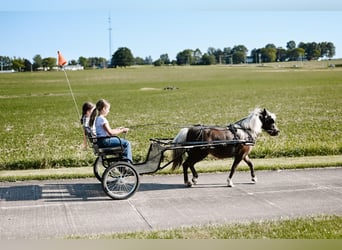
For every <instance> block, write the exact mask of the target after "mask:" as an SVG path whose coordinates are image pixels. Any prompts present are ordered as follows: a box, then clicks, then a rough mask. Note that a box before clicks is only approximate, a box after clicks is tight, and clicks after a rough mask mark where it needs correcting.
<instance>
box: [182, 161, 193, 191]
mask: <svg viewBox="0 0 342 250" xmlns="http://www.w3.org/2000/svg"><path fill="white" fill-rule="evenodd" d="M189 167H190V169H192V168H193V166H191V163H190V162H189V158H188V159H186V161H185V162H184V163H183V175H184V184H185V185H186V186H188V187H191V186H192V183H191V182H190V181H189V177H188V168H189Z"/></svg>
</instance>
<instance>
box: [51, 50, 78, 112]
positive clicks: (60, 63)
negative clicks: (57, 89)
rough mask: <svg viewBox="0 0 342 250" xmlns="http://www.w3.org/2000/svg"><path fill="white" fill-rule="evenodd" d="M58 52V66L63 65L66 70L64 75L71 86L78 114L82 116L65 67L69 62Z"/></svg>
mask: <svg viewBox="0 0 342 250" xmlns="http://www.w3.org/2000/svg"><path fill="white" fill-rule="evenodd" d="M57 53H58V66H60V67H62V70H63V71H64V75H65V78H66V80H67V82H68V86H69V90H70V93H71V96H72V99H73V101H74V104H75V108H76V112H77V115H78V117H81V115H80V112H79V110H78V105H77V102H76V99H75V96H74V92H73V91H72V88H71V84H70V81H69V78H68V75H67V73H66V71H65V69H64V65H65V64H66V63H67V62H66V60H65V59H64V57H63V55H62V54H61V53H60V52H59V51H57Z"/></svg>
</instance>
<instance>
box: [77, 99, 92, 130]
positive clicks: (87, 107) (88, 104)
mask: <svg viewBox="0 0 342 250" xmlns="http://www.w3.org/2000/svg"><path fill="white" fill-rule="evenodd" d="M94 106H95V105H94V104H93V103H91V102H85V103H84V104H83V106H82V117H81V120H80V122H81V124H82V125H83V123H84V117H85V115H86V114H87V112H88V111H89V110H91V109H93V108H94Z"/></svg>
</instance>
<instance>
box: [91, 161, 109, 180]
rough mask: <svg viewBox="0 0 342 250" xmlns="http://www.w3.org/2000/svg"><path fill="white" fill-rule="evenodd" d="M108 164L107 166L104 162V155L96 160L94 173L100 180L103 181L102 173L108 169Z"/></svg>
mask: <svg viewBox="0 0 342 250" xmlns="http://www.w3.org/2000/svg"><path fill="white" fill-rule="evenodd" d="M106 168H107V166H105V165H104V164H103V162H102V157H97V158H96V160H95V162H94V168H93V170H94V175H95V177H96V179H98V180H99V181H100V182H101V181H102V175H103V173H104V171H105V170H106Z"/></svg>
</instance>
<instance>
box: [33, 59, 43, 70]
mask: <svg viewBox="0 0 342 250" xmlns="http://www.w3.org/2000/svg"><path fill="white" fill-rule="evenodd" d="M41 67H43V59H42V57H41V56H40V55H35V56H34V57H33V70H38V69H39V68H41Z"/></svg>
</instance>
